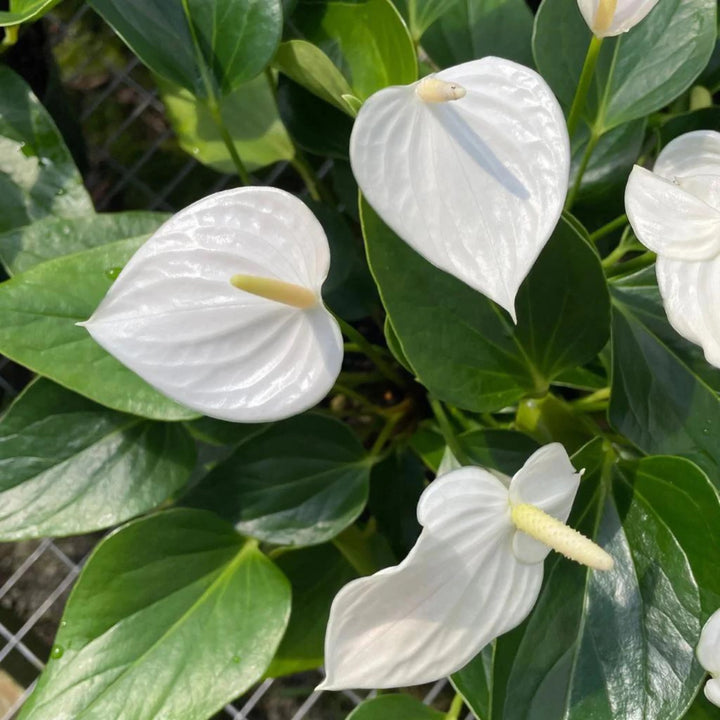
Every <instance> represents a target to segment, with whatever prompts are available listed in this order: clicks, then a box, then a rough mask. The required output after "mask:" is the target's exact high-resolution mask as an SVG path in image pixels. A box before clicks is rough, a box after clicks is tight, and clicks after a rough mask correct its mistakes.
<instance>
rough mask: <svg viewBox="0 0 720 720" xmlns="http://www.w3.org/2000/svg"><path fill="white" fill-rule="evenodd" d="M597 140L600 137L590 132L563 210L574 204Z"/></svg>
mask: <svg viewBox="0 0 720 720" xmlns="http://www.w3.org/2000/svg"><path fill="white" fill-rule="evenodd" d="M599 139H600V135H598V134H597V133H596V132H595V131H594V130H592V131H591V133H590V137H589V138H588V141H587V145H586V146H585V152H583V156H582V160H581V161H580V167H579V168H578V172H577V177H576V178H575V182H574V183H573V186H572V188H570V192H569V193H568V196H567V199H566V200H565V210H570V208H572V206H573V203H574V202H575V198H576V197H577V194H578V192H579V190H580V185H581V183H582V179H583V175H585V171H586V170H587V166H588V164H589V162H590V156H591V155H592V154H593V150H595V146H596V145H597V143H598V140H599Z"/></svg>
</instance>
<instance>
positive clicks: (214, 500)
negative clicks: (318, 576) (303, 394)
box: [184, 414, 370, 545]
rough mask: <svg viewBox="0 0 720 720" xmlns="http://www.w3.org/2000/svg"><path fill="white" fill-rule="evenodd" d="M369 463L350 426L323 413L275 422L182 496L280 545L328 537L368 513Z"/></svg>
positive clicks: (248, 532) (244, 530)
mask: <svg viewBox="0 0 720 720" xmlns="http://www.w3.org/2000/svg"><path fill="white" fill-rule="evenodd" d="M369 476H370V462H369V461H368V459H367V458H366V456H365V452H364V450H363V447H362V445H361V444H360V441H359V440H358V439H357V437H356V436H355V435H354V434H353V432H352V431H351V430H350V429H349V428H348V426H347V425H344V424H343V423H341V422H339V421H337V420H334V419H332V418H329V417H325V416H321V415H313V414H307V415H300V416H298V417H294V418H291V419H289V420H285V421H283V422H279V423H275V424H274V425H272V426H271V427H270V428H269V429H268V430H266V431H265V432H263V433H261V434H260V435H257V436H255V437H254V438H253V439H252V442H246V443H243V444H242V445H240V447H239V448H238V449H237V450H236V451H235V452H234V453H233V454H232V455H231V456H230V457H229V458H228V459H227V460H226V461H225V462H223V463H221V464H220V465H218V466H217V467H216V468H214V469H213V470H212V471H211V472H210V473H209V474H208V476H207V477H206V478H205V479H204V480H203V482H202V483H201V484H200V485H198V486H197V487H196V488H195V489H194V490H193V491H192V492H191V493H190V494H189V495H188V496H187V497H186V498H185V500H184V502H185V504H187V505H191V506H193V507H199V508H205V509H207V510H212V511H214V512H216V513H217V514H218V515H220V516H221V517H224V518H226V519H227V520H229V521H230V522H232V523H234V525H235V527H236V528H237V530H238V531H239V532H242V533H243V534H244V535H248V536H250V537H255V538H258V539H260V540H265V541H267V542H271V543H275V544H277V545H316V544H318V543H322V542H326V541H327V540H330V539H331V538H333V537H334V536H335V535H337V534H338V533H339V532H341V531H342V530H343V529H345V528H346V527H347V526H348V525H350V524H351V523H352V522H353V521H354V520H355V519H356V518H357V516H358V515H359V514H360V513H361V512H362V510H363V508H364V507H365V503H366V502H367V496H368V481H369Z"/></svg>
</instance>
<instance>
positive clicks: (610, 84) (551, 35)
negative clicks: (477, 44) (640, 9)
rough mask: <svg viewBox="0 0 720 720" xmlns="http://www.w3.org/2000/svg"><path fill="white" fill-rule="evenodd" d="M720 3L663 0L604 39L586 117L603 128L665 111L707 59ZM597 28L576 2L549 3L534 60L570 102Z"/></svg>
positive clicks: (538, 27) (540, 18) (541, 16)
mask: <svg viewBox="0 0 720 720" xmlns="http://www.w3.org/2000/svg"><path fill="white" fill-rule="evenodd" d="M716 9H717V4H716V2H715V0H663V1H662V2H660V3H658V5H657V6H656V7H655V8H654V9H653V10H652V11H651V12H650V14H649V15H648V16H647V17H646V18H645V19H644V20H643V21H642V22H640V23H638V24H637V25H636V26H635V27H634V28H633V29H632V30H630V31H629V32H628V33H624V34H622V35H620V36H618V37H616V38H606V39H605V40H604V41H603V45H602V50H601V54H600V59H599V62H598V66H597V69H596V72H595V76H594V81H593V87H592V88H591V91H590V93H589V96H588V102H587V105H586V111H585V116H586V118H587V120H588V122H589V123H590V124H592V125H594V126H595V128H596V130H597V131H598V132H599V133H602V132H606V131H607V130H610V129H612V128H614V127H616V126H617V125H621V124H623V123H626V122H629V121H630V120H634V119H636V118H641V117H643V116H645V115H648V114H650V113H651V112H653V111H655V110H659V109H660V108H662V107H663V106H665V105H667V103H669V102H670V101H672V100H674V99H675V98H676V97H677V96H678V95H680V94H681V93H682V92H683V91H684V90H686V89H687V88H688V87H689V86H690V85H691V83H692V82H693V80H694V79H695V78H696V77H697V76H698V75H699V74H700V72H701V71H702V70H703V68H704V67H705V65H706V64H707V62H708V60H709V58H710V55H711V53H712V51H713V47H714V45H715V40H716V37H717V27H716ZM590 38H591V33H590V30H589V29H588V26H587V25H586V23H585V21H584V20H583V18H582V16H581V15H580V11H579V9H578V7H577V3H568V2H566V1H565V0H543V3H542V5H541V7H540V10H539V11H538V14H537V16H536V19H535V33H534V35H533V53H534V56H535V63H536V64H537V67H538V68H539V70H540V73H541V74H542V76H543V77H544V78H545V80H547V82H548V83H549V84H550V86H551V87H552V89H553V90H554V91H555V94H556V95H557V96H558V98H559V99H560V101H561V102H562V103H563V104H564V105H565V106H566V107H570V104H571V103H572V100H573V96H574V94H575V88H576V87H577V84H578V79H579V78H580V71H581V70H582V67H583V61H584V58H585V54H586V52H587V49H588V46H589V44H590Z"/></svg>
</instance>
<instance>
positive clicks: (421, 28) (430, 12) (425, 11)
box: [397, 0, 457, 40]
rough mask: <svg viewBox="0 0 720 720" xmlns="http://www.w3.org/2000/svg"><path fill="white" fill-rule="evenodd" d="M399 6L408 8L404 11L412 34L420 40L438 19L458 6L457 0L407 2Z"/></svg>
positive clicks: (414, 0)
mask: <svg viewBox="0 0 720 720" xmlns="http://www.w3.org/2000/svg"><path fill="white" fill-rule="evenodd" d="M397 4H398V5H401V6H402V5H405V6H406V7H405V8H403V10H405V16H406V17H407V18H408V26H409V28H410V34H411V35H412V37H413V38H414V39H415V40H419V39H420V38H421V37H422V35H423V33H424V32H425V31H426V30H427V29H428V28H429V27H430V26H431V25H432V24H433V23H434V22H435V21H436V20H437V19H438V18H440V17H442V16H443V15H444V14H445V13H447V12H448V11H449V10H451V9H452V7H453V6H454V5H456V4H457V0H407V2H402V3H397Z"/></svg>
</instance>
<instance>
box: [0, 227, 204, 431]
mask: <svg viewBox="0 0 720 720" xmlns="http://www.w3.org/2000/svg"><path fill="white" fill-rule="evenodd" d="M141 244H142V239H138V238H134V239H131V240H121V241H119V242H115V243H110V244H108V245H103V246H102V247H98V248H93V249H91V250H85V251H83V252H80V253H76V254H75V255H67V256H65V257H60V258H55V259H54V260H49V261H48V262H44V263H42V264H40V265H36V266H34V267H32V268H30V269H29V270H28V271H27V272H24V273H21V274H20V275H16V276H15V277H13V278H11V279H10V280H8V281H6V282H4V283H3V284H2V285H0V313H2V317H3V322H2V324H1V325H0V352H1V353H2V354H3V355H6V356H7V357H9V358H11V359H13V360H15V361H16V362H19V363H21V364H22V365H25V366H26V367H28V368H30V369H31V370H33V371H34V372H37V373H39V374H40V375H45V376H46V377H48V378H50V379H51V380H54V381H55V382H57V383H59V384H60V385H63V386H64V387H66V388H69V389H70V390H74V391H75V392H78V393H80V394H81V395H85V396H86V397H88V398H90V399H91V400H95V402H98V403H100V404H101V405H105V406H106V407H109V408H113V409H114V410H120V411H121V412H128V413H132V414H134V415H140V416H142V417H147V418H150V419H154V420H182V419H186V418H191V417H195V416H197V413H195V412H193V411H191V410H188V409H187V408H184V407H182V406H181V405H178V404H177V403H175V402H173V401H172V400H170V399H169V398H166V397H165V396H164V395H162V394H160V393H159V392H158V391H157V390H155V389H154V388H152V387H150V385H148V384H147V383H146V382H145V381H144V380H141V379H140V378H139V377H138V376H137V375H135V373H133V372H132V371H130V370H128V369H127V368H126V367H125V366H124V365H122V364H121V363H120V362H119V361H117V360H116V359H115V358H114V357H112V356H111V355H109V354H108V353H107V352H106V351H105V350H103V349H102V348H101V347H100V346H99V345H98V344H97V343H96V342H95V341H94V340H93V339H92V338H91V337H90V335H89V333H88V332H87V330H85V329H84V328H81V327H78V326H77V325H76V323H77V322H79V321H81V320H87V319H88V318H89V317H90V315H92V313H93V311H94V310H95V308H96V307H97V306H98V304H99V303H100V301H101V300H102V298H103V297H104V296H105V293H106V292H107V291H108V289H109V288H110V285H111V284H112V282H113V277H114V276H115V274H116V272H117V268H121V267H123V266H124V265H125V263H126V262H127V261H128V260H129V259H130V257H131V256H132V254H133V253H134V252H135V251H136V250H137V249H138V247H139V246H140V245H141Z"/></svg>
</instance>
